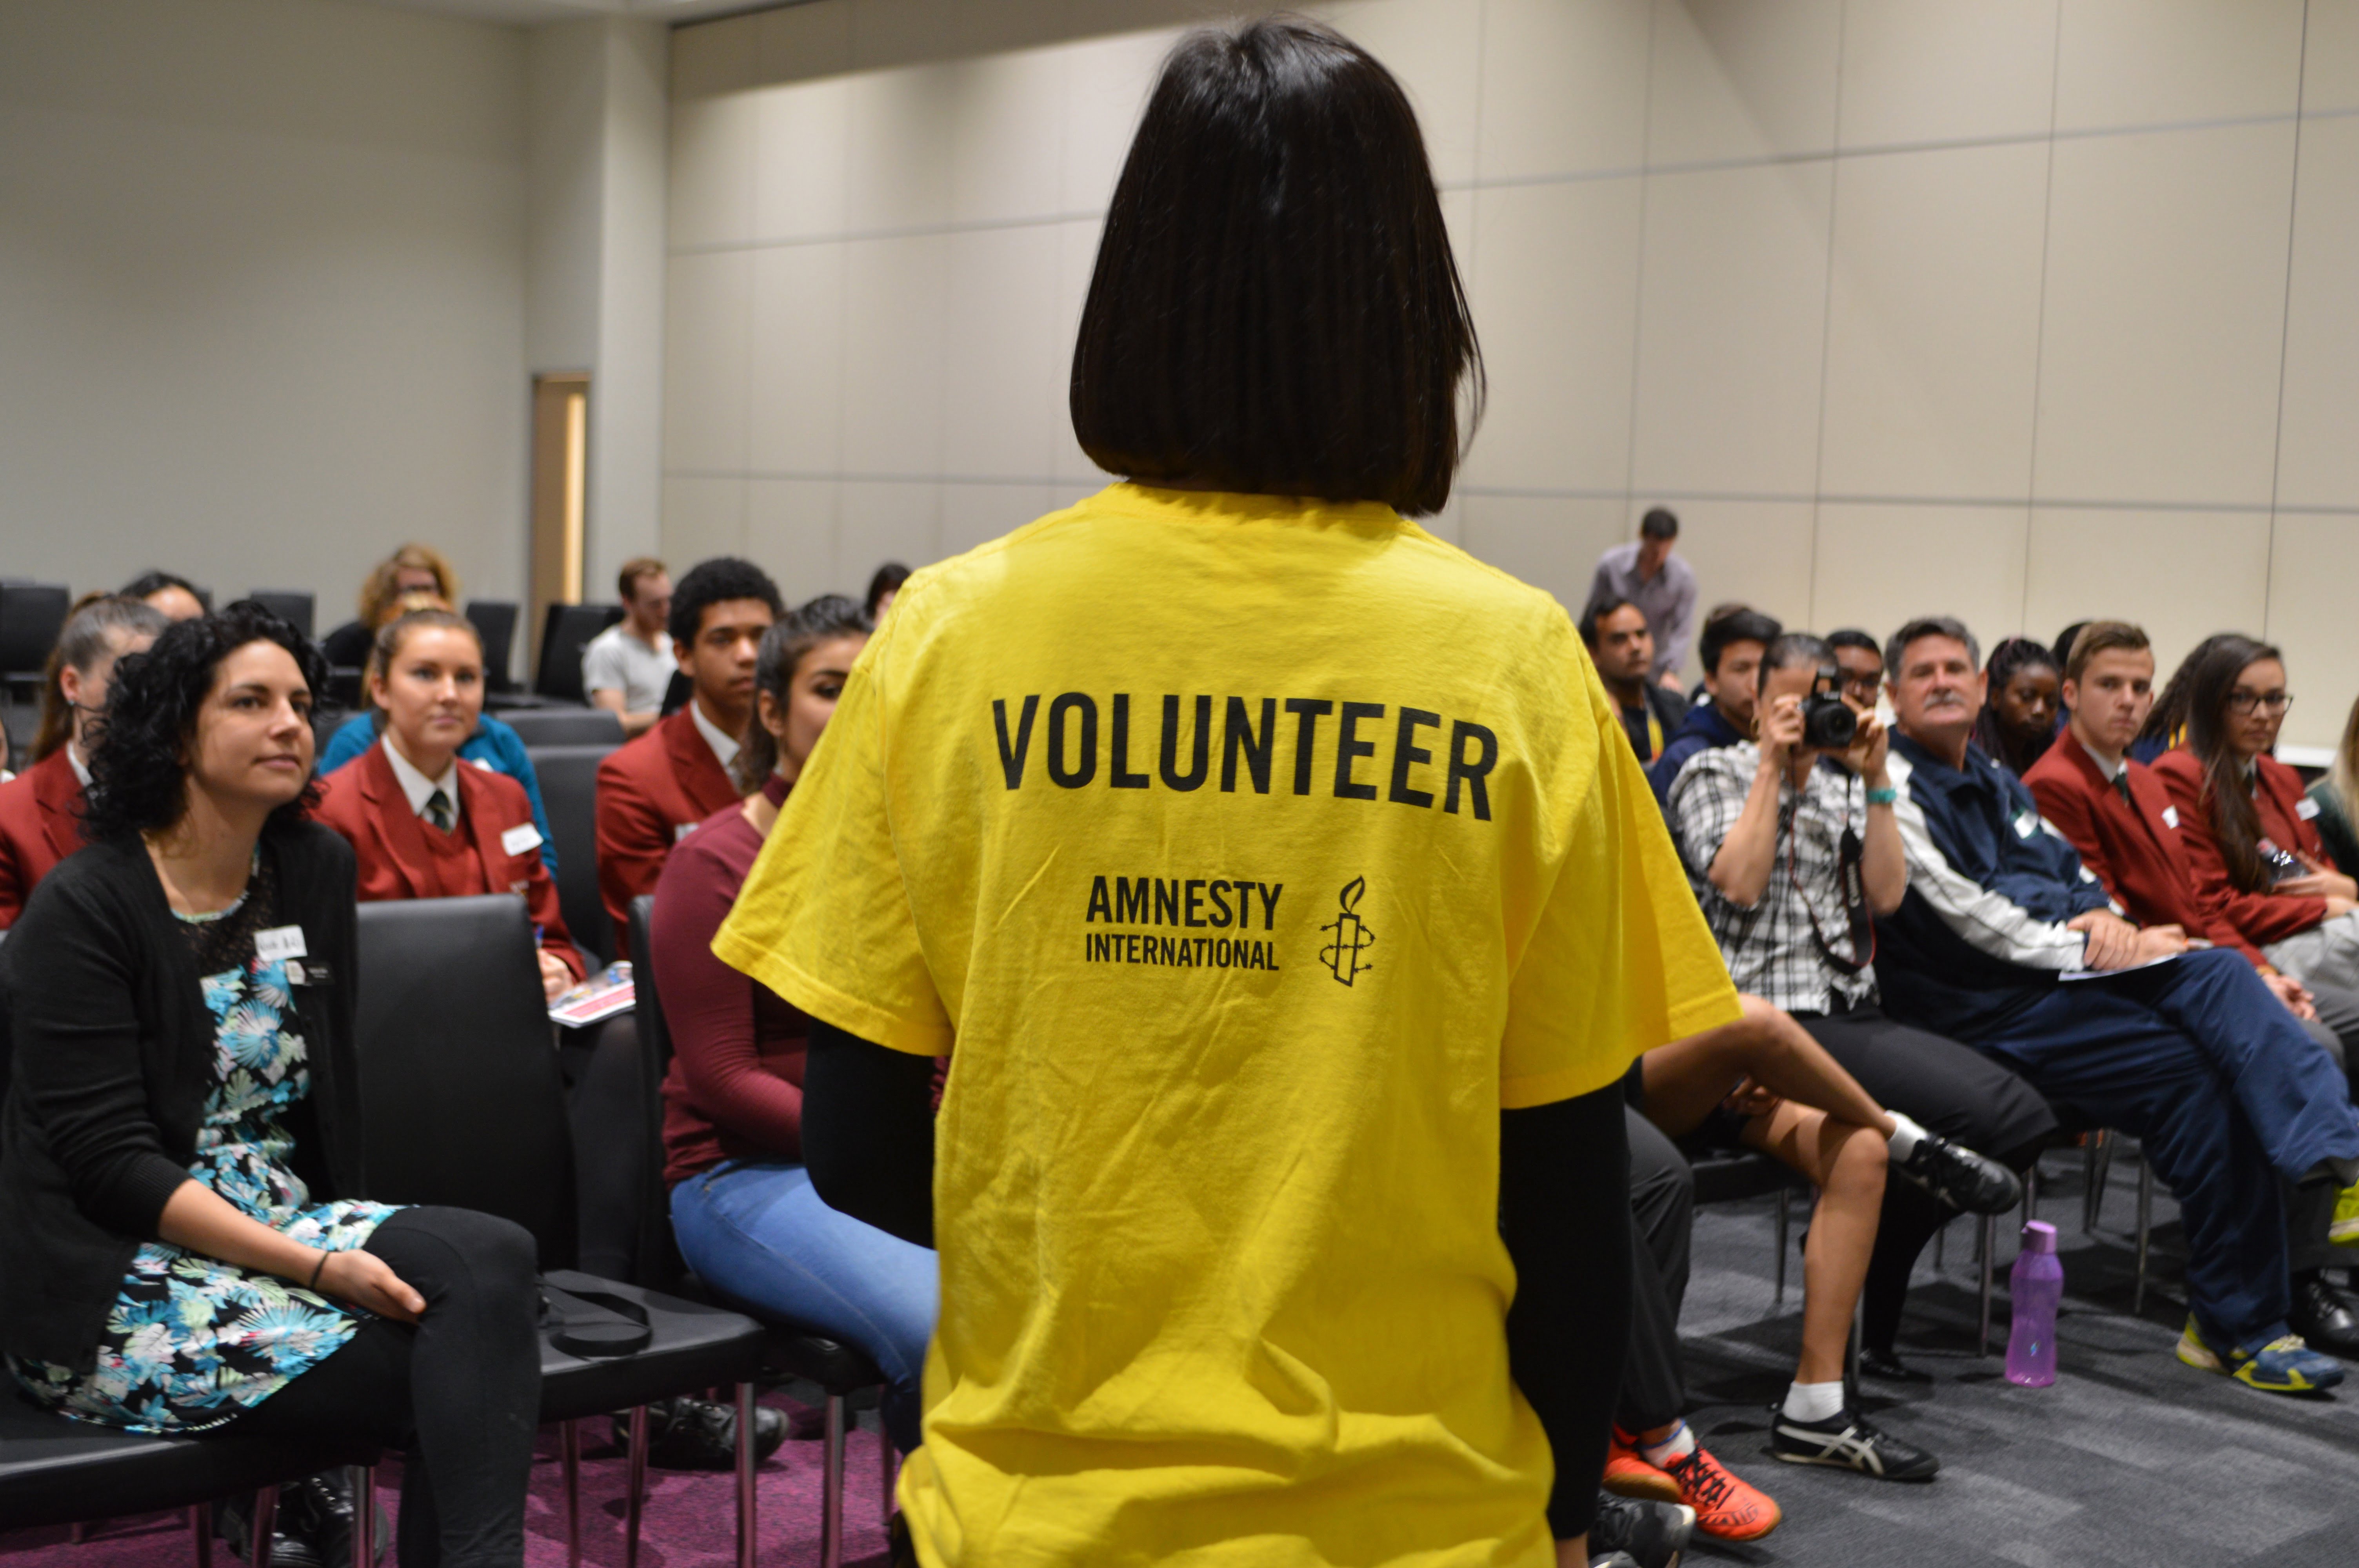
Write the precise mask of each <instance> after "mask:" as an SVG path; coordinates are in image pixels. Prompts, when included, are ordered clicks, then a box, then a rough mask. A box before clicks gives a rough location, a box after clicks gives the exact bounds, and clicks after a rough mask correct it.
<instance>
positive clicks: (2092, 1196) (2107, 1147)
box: [2081, 1127, 2114, 1232]
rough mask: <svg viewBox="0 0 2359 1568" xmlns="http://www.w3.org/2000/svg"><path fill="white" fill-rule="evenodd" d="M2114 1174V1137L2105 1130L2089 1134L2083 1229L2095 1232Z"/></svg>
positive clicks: (2083, 1200) (2082, 1205)
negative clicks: (2109, 1181)
mask: <svg viewBox="0 0 2359 1568" xmlns="http://www.w3.org/2000/svg"><path fill="white" fill-rule="evenodd" d="M2113 1173H2114V1135H2113V1134H2112V1133H2110V1132H2108V1131H2106V1130H2104V1128H2102V1127H2101V1128H2099V1129H2097V1130H2096V1131H2094V1132H2092V1133H2091V1134H2089V1163H2088V1182H2087V1195H2086V1196H2085V1197H2084V1198H2083V1199H2082V1204H2081V1228H2082V1231H2084V1232H2094V1231H2095V1230H2096V1228H2097V1216H2098V1215H2099V1214H2101V1213H2102V1212H2104V1206H2105V1183H2106V1181H2107V1180H2108V1179H2109V1178H2111V1176H2112V1175H2113Z"/></svg>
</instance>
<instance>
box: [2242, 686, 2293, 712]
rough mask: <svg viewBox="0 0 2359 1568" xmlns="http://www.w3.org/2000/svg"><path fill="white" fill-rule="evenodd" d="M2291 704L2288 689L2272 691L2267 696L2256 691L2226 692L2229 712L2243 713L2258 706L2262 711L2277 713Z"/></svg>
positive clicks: (2291, 698) (2291, 696) (2291, 700)
mask: <svg viewBox="0 0 2359 1568" xmlns="http://www.w3.org/2000/svg"><path fill="white" fill-rule="evenodd" d="M2292 706H2293V693H2291V692H2289V691H2273V692H2270V693H2268V694H2267V696H2263V695H2262V694H2261V693H2259V692H2257V691H2232V692H2230V693H2229V694H2228V711H2229V712H2231V713H2236V714H2245V713H2250V712H2252V711H2253V710H2254V709H2255V708H2258V709H2260V710H2261V711H2262V712H2263V713H2267V714H2278V713H2283V712H2284V711H2285V710H2286V709H2287V708H2291V707H2292Z"/></svg>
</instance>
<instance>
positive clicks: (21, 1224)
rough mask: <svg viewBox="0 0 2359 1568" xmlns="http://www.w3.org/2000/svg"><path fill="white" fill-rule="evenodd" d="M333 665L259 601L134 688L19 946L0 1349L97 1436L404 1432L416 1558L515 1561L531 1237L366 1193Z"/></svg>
mask: <svg viewBox="0 0 2359 1568" xmlns="http://www.w3.org/2000/svg"><path fill="white" fill-rule="evenodd" d="M325 674H326V672H325V670H324V668H323V667H322V666H321V661H320V657H319V654H317V653H316V652H315V651H314V650H312V649H311V648H310V646H309V644H308V643H305V642H304V641H303V639H301V638H300V637H299V636H298V635H297V634H296V633H295V632H294V631H293V629H292V628H291V627H288V625H287V624H286V623H285V622H281V621H279V620H277V618H276V617H274V616H272V615H271V614H269V612H268V611H264V610H262V609H261V608H260V607H258V606H255V605H252V604H236V605H232V606H230V607H229V608H228V609H227V610H224V611H220V612H218V613H216V614H212V615H208V616H204V617H202V618H200V619H198V620H194V621H188V622H180V623H179V624H177V625H175V626H173V627H172V628H171V629H170V630H169V631H168V632H166V633H164V635H163V636H162V637H161V638H160V639H158V643H157V644H156V646H155V647H154V648H153V649H152V650H151V651H149V652H148V653H147V654H139V655H135V656H133V657H131V658H127V659H125V661H124V662H123V664H122V665H120V666H119V667H118V669H117V672H116V675H115V681H114V692H113V695H112V697H111V698H110V703H109V707H108V710H107V718H106V721H105V724H104V727H103V730H102V731H101V734H100V737H99V741H98V744H97V746H96V748H95V750H94V751H93V752H92V758H91V772H92V786H91V791H90V806H89V809H88V812H87V815H86V816H85V826H84V831H85V834H86V835H87V837H88V838H90V840H91V842H90V845H89V847H88V848H86V849H82V851H80V852H79V853H77V854H75V855H72V856H71V857H69V858H68V859H67V860H66V861H65V862H64V863H63V864H61V865H60V867H59V868H58V869H57V870H56V871H53V872H51V873H50V875H49V877H48V878H47V879H45V880H44V881H43V882H42V883H41V885H40V886H39V888H38V889H37V890H36V892H35V893H34V896H33V898H32V900H31V902H30V903H28V904H27V908H26V911H25V914H24V915H23V917H22V918H21V919H20V920H19V921H18V923H17V925H16V928H15V929H14V931H13V932H12V933H11V934H10V937H9V940H8V943H7V946H5V949H0V980H5V984H6V986H7V988H8V990H9V992H10V999H11V1003H12V1007H13V1016H14V1033H15V1058H14V1062H15V1065H14V1079H13V1082H12V1084H11V1087H10V1093H9V1097H8V1099H7V1102H6V1105H5V1112H0V1114H4V1115H5V1136H0V1259H5V1260H6V1261H5V1266H0V1349H5V1354H6V1358H7V1364H8V1369H9V1371H10V1372H11V1373H12V1374H13V1376H14V1377H15V1379H16V1382H17V1384H18V1385H19V1386H20V1387H21V1388H22V1389H23V1390H25V1391H26V1392H27V1393H28V1394H30V1395H31V1396H32V1397H33V1398H34V1399H35V1400H37V1401H38V1402H40V1403H41V1404H44V1405H46V1406H48V1407H49V1408H51V1409H53V1410H56V1411H59V1412H60V1414H63V1415H66V1416H70V1417H72V1418H74V1419H76V1420H82V1421H89V1422H97V1423H101V1424H103V1425H108V1426H114V1427H121V1428H125V1429H128V1430H131V1431H135V1432H153V1433H180V1434H190V1433H214V1432H233V1433H254V1434H270V1435H276V1436H305V1435H327V1434H335V1435H338V1436H345V1435H358V1436H362V1437H364V1438H366V1439H369V1440H371V1441H375V1442H378V1443H382V1444H387V1445H397V1446H405V1447H407V1448H408V1456H409V1457H408V1466H407V1468H406V1471H405V1480H404V1486H403V1498H402V1500H403V1506H402V1509H401V1521H400V1561H401V1563H402V1565H403V1568H427V1565H429V1564H444V1565H448V1568H460V1565H465V1568H475V1565H478V1564H481V1565H484V1568H490V1565H493V1564H499V1565H502V1568H513V1565H516V1564H520V1563H522V1562H523V1550H524V1531H523V1514H524V1489H525V1482H526V1478H527V1472H528V1469H529V1466H530V1463H531V1449H532V1437H533V1430H534V1425H535V1421H536V1413H537V1409H538V1393H539V1389H538V1384H539V1371H538V1353H537V1348H536V1346H535V1342H534V1303H535V1297H534V1288H533V1264H534V1257H533V1245H532V1239H531V1238H530V1237H529V1236H528V1235H527V1233H526V1232H525V1231H523V1230H522V1229H521V1228H519V1227H516V1226H515V1225H512V1224H510V1223H508V1222H507V1221H506V1220H501V1219H496V1218H493V1217H489V1216H486V1215H481V1214H475V1213H472V1212H469V1211H466V1210H461V1209H445V1208H397V1207H393V1206H387V1205H384V1204H377V1203H370V1202H367V1201H365V1200H364V1198H363V1197H362V1196H361V1195H360V1188H361V1183H360V1169H359V1164H360V1142H361V1138H360V1123H359V1114H358V1093H357V1091H358V1084H357V1081H356V1075H355V1072H354V1067H353V1055H352V1052H353V1042H352V1017H353V999H352V989H351V988H352V982H353V926H354V920H353V856H352V850H351V849H350V847H349V846H347V845H346V844H345V843H344V841H343V840H342V838H339V837H337V836H336V835H335V834H334V833H332V832H331V831H329V830H328V829H326V828H325V827H320V826H318V825H316V824H313V823H310V822H309V821H307V820H305V814H306V811H307V808H308V806H310V804H311V803H312V801H313V800H314V799H315V798H316V795H317V791H316V789H315V787H314V784H313V778H312V754H311V750H312V741H311V729H310V700H311V693H312V691H313V690H314V689H315V688H316V687H317V686H318V685H319V683H320V681H321V679H322V678H323V677H324V676H325Z"/></svg>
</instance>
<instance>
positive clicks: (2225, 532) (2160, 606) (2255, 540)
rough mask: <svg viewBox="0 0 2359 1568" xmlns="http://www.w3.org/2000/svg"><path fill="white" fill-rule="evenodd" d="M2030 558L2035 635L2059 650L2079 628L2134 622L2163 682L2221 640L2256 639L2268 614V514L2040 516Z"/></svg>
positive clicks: (2038, 512) (2029, 615)
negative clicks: (2058, 643) (2219, 635)
mask: <svg viewBox="0 0 2359 1568" xmlns="http://www.w3.org/2000/svg"><path fill="white" fill-rule="evenodd" d="M2025 579H2026V581H2025V590H2024V607H2025V608H2024V622H2025V627H2024V629H2025V630H2026V631H2027V632H2028V633H2030V634H2031V635H2032V636H2035V637H2037V638H2038V639H2039V640H2040V641H2042V642H2052V641H2053V640H2054V639H2055V636H2056V633H2059V632H2061V631H2062V630H2064V628H2065V627H2067V626H2070V625H2071V623H2072V622H2075V621H2094V620H2100V619H2110V620H2120V621H2131V622H2136V623H2137V624H2138V625H2141V626H2143V627H2145V628H2146V633H2147V636H2148V637H2150V638H2152V639H2153V641H2154V655H2155V663H2156V665H2157V667H2158V670H2159V672H2160V674H2161V676H2164V677H2165V678H2167V677H2168V676H2169V674H2170V672H2171V671H2172V670H2174V669H2176V668H2178V666H2179V661H2180V660H2181V659H2183V658H2185V657H2186V656H2187V650H2188V649H2190V648H2191V647H2193V646H2194V645H2195V644H2196V643H2200V642H2201V641H2202V640H2203V639H2204V638H2206V637H2209V636H2210V635H2212V633H2214V632H2243V633H2247V634H2254V635H2257V634H2258V633H2259V631H2260V628H2261V626H2262V625H2263V623H2264V619H2265V617H2266V615H2267V599H2268V592H2269V520H2268V517H2267V514H2258V513H2212V512H2136V511H2130V510H2126V509H2111V508H2109V509H2105V510H2102V511H2096V510H2089V511H2083V510H2073V511H2059V510H2053V509H2049V508H2046V507H2037V506H2036V507H2034V508H2032V512H2031V545H2030V548H2029V550H2028V551H2027V565H2026V571H2025Z"/></svg>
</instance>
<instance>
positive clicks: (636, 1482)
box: [623, 1405, 647, 1568]
mask: <svg viewBox="0 0 2359 1568" xmlns="http://www.w3.org/2000/svg"><path fill="white" fill-rule="evenodd" d="M625 1484H626V1485H627V1486H628V1487H630V1490H629V1491H627V1492H625V1493H624V1495H623V1568H639V1509H640V1508H641V1507H642V1506H643V1504H644V1502H645V1499H646V1498H647V1406H645V1405H633V1406H632V1407H631V1459H630V1479H629V1481H628V1482H627V1483H625Z"/></svg>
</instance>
